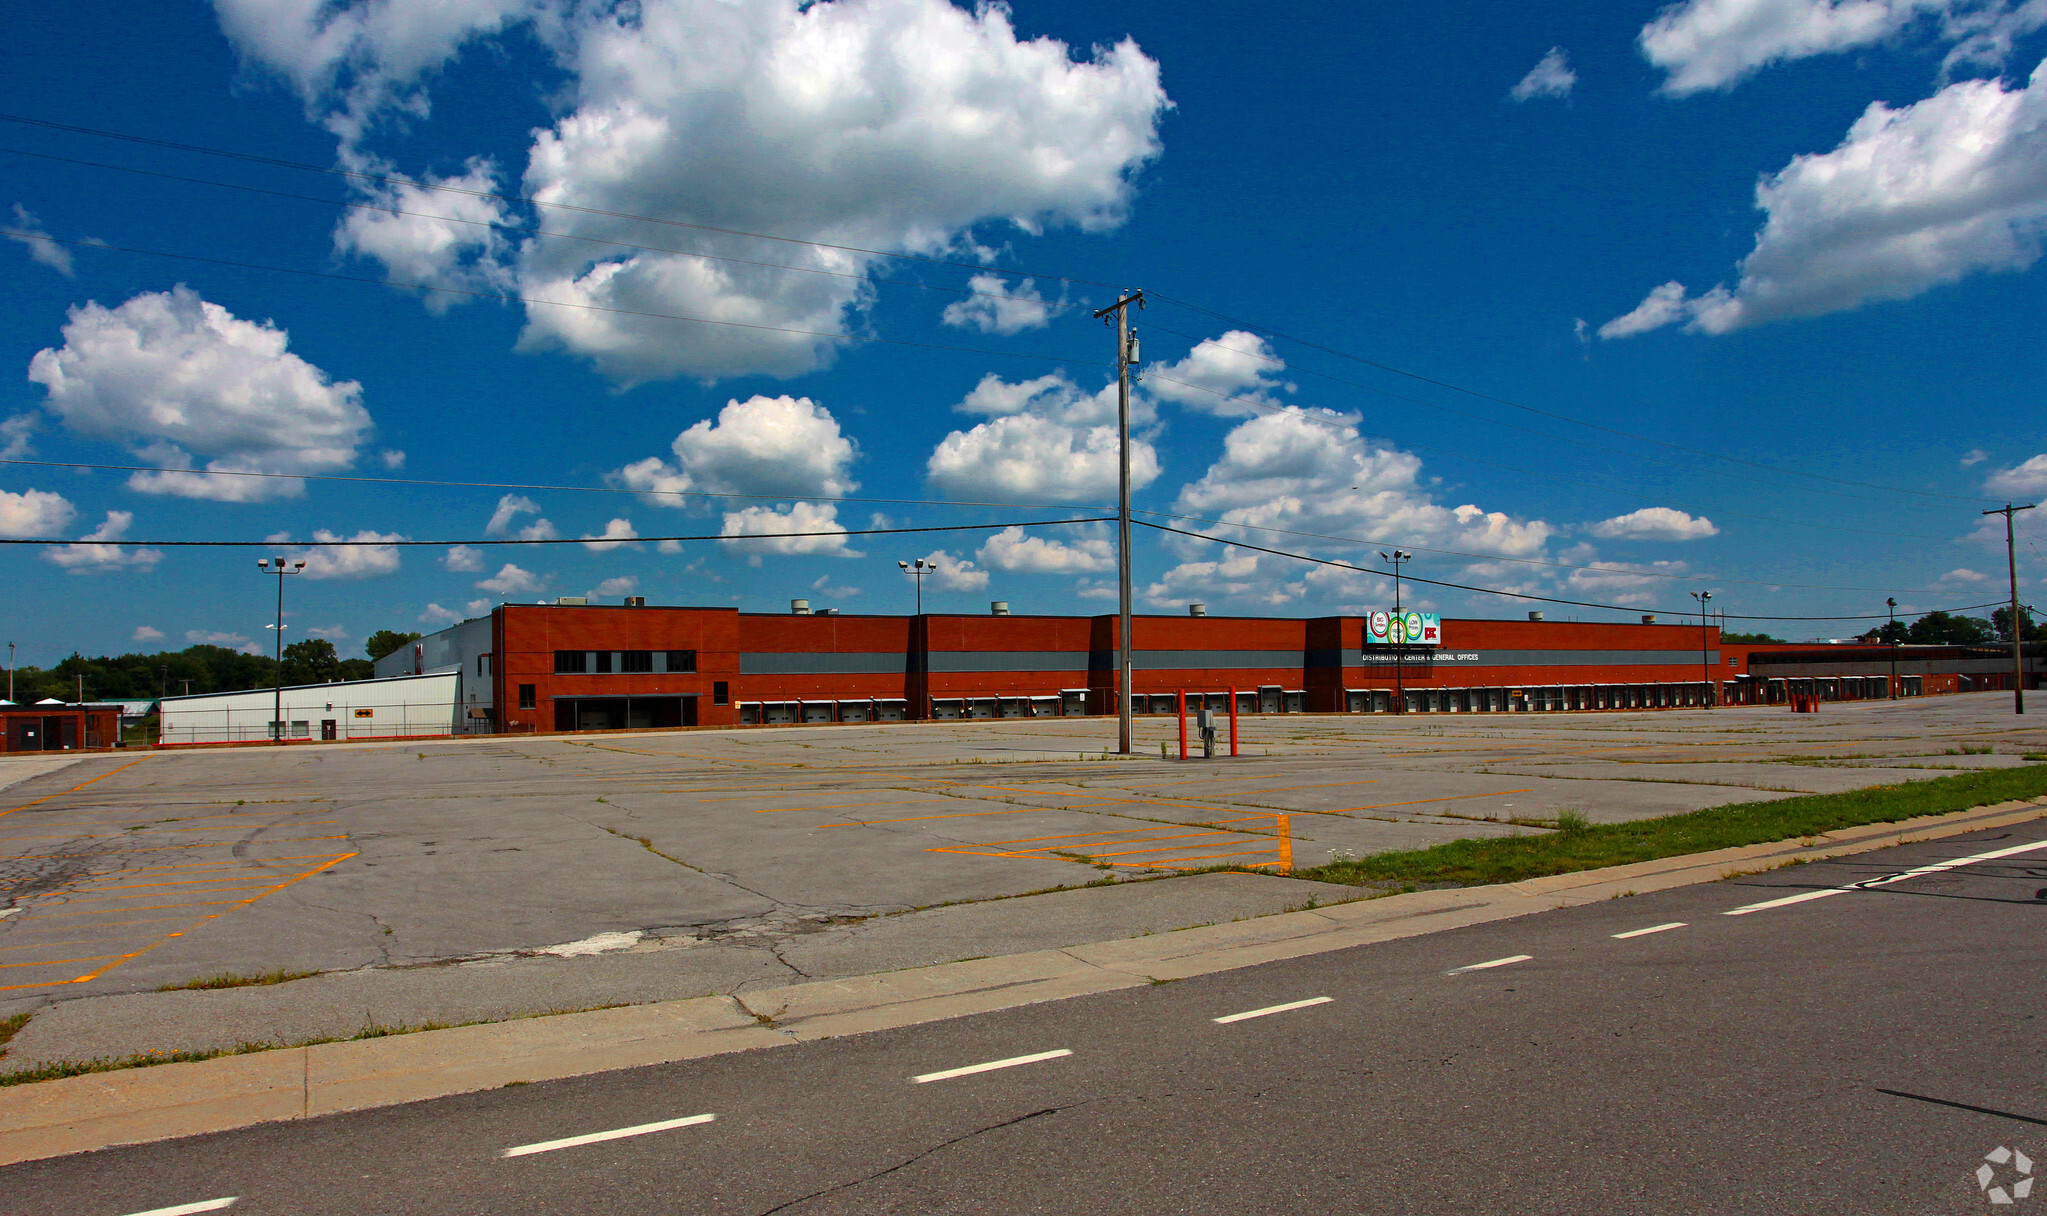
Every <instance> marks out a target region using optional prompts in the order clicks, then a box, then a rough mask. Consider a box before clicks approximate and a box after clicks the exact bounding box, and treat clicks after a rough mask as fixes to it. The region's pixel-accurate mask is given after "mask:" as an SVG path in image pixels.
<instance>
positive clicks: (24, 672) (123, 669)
mask: <svg viewBox="0 0 2047 1216" xmlns="http://www.w3.org/2000/svg"><path fill="white" fill-rule="evenodd" d="M418 637H419V635H418V634H416V633H401V632H397V631H394V630H389V629H380V630H378V631H377V632H376V633H373V634H371V635H370V637H369V641H368V643H367V644H366V645H365V646H364V650H365V651H366V652H367V653H368V654H369V656H370V657H369V658H366V659H344V658H342V657H341V656H340V654H339V653H337V652H336V651H335V649H334V643H332V642H330V641H328V640H326V639H325V638H307V639H306V640H305V641H302V642H293V643H292V644H291V645H289V646H286V647H285V648H284V672H283V675H284V683H285V684H287V685H291V684H324V683H326V682H328V681H330V680H367V679H369V678H370V676H371V674H372V670H371V661H372V660H374V659H379V658H382V657H383V656H384V655H387V654H389V653H391V652H392V651H394V650H396V649H398V648H399V647H400V646H404V645H407V644H409V643H410V642H412V641H413V640H414V639H416V638H418ZM81 676H82V677H84V681H83V683H84V690H85V699H86V700H88V701H142V700H154V699H155V698H156V697H157V696H159V695H161V694H163V693H168V694H169V695H171V696H174V697H177V696H183V695H185V694H186V693H188V692H189V693H195V694H196V693H205V692H245V691H247V690H249V689H252V688H269V687H272V686H273V685H275V684H276V683H277V676H278V665H277V662H276V660H274V659H272V658H271V657H270V656H269V655H266V654H247V653H245V652H243V651H239V650H230V649H228V648H227V647H225V646H208V645H199V646H187V647H186V648H185V649H183V650H164V651H158V652H157V653H155V654H123V655H111V656H108V655H102V656H100V657H99V658H91V659H89V658H86V657H85V656H83V655H80V654H77V653H75V652H74V653H73V654H72V655H71V657H70V658H68V659H65V660H64V661H63V662H61V663H57V664H55V665H54V666H51V667H46V668H45V667H17V668H15V669H14V697H13V699H14V700H15V701H16V702H18V703H20V704H23V705H26V704H29V703H30V702H33V701H40V700H42V699H44V698H45V697H54V698H56V699H57V700H59V701H73V700H76V699H77V698H78V694H79V687H80V677H81Z"/></svg>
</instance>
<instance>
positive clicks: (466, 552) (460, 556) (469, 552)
mask: <svg viewBox="0 0 2047 1216" xmlns="http://www.w3.org/2000/svg"><path fill="white" fill-rule="evenodd" d="M441 565H442V566H443V567H445V568H447V569H449V570H453V571H456V572H458V573H468V574H480V573H482V572H483V550H481V549H475V548H471V547H470V546H468V545H451V546H449V547H448V552H447V555H446V556H444V557H442V558H441Z"/></svg>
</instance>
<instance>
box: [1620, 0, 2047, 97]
mask: <svg viewBox="0 0 2047 1216" xmlns="http://www.w3.org/2000/svg"><path fill="white" fill-rule="evenodd" d="M1923 18H1924V19H1930V23H1929V24H1928V25H1927V26H1926V29H1927V32H1928V33H1930V34H1931V35H1932V36H1933V37H1934V38H1935V39H1937V40H1938V41H1941V42H1945V43H1949V44H1950V50H1949V51H1948V54H1947V58H1946V61H1945V62H1944V63H1943V64H1942V72H1943V74H1945V73H1946V72H1948V71H1950V70H1952V69H1953V68H1955V67H1956V66H1958V65H1961V64H1979V65H1983V66H1987V67H1990V68H1993V69H1996V68H2001V67H2002V65H2003V63H2004V58H2005V56H2006V55H2008V54H2009V53H2010V51H2011V47H2012V41H2013V39H2015V38H2017V37H2019V36H2020V35H2023V34H2026V33H2028V32H2030V31H2032V30H2035V29H2038V28H2039V27H2040V26H2041V25H2042V24H2047V4H2043V3H2042V2H2041V0H1683V2H1682V3H1677V4H1672V5H1670V6H1669V7H1668V8H1665V9H1664V10H1663V11H1662V12H1661V13H1659V14H1658V15H1657V17H1656V19H1655V20H1654V21H1651V22H1650V23H1649V24H1648V25H1646V26H1644V27H1642V31H1641V34H1640V35H1639V37H1638V42H1639V44H1640V46H1641V49H1642V54H1643V55H1644V56H1645V57H1647V58H1648V60H1649V62H1650V63H1652V64H1655V65H1656V66H1657V67H1659V68H1662V69H1663V70H1664V72H1666V73H1667V77H1666V79H1665V80H1664V83H1663V91H1664V92H1666V93H1669V94H1671V95H1673V96H1685V95H1687V94H1692V93H1699V92H1704V91H1706V90H1710V89H1722V88H1728V87H1731V86H1733V85H1735V84H1738V83H1740V82H1741V81H1742V80H1744V79H1746V78H1747V77H1749V76H1751V75H1753V74H1755V73H1756V72H1758V71H1761V70H1762V69H1763V68H1765V67H1768V66H1770V65H1771V64H1775V63H1788V62H1791V61H1793V60H1797V59H1805V58H1809V57H1811V56H1814V55H1830V54H1837V53H1839V52H1842V51H1851V50H1855V49H1857V48H1860V47H1867V46H1874V45H1876V44H1877V43H1880V42H1884V41H1888V40H1892V39H1895V38H1897V37H1898V36H1899V35H1901V34H1904V33H1906V32H1908V31H1910V30H1911V29H1913V27H1914V26H1915V25H1916V24H1917V23H1919V22H1920V21H1921V20H1922V19H1923Z"/></svg>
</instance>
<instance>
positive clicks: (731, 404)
mask: <svg viewBox="0 0 2047 1216" xmlns="http://www.w3.org/2000/svg"><path fill="white" fill-rule="evenodd" d="M669 446H670V448H671V450H672V451H674V453H675V464H673V465H671V464H669V463H668V462H667V461H665V460H663V459H661V458H660V457H658V456H650V457H648V458H647V459H645V460H642V461H638V462H636V463H633V464H629V465H627V466H625V467H624V468H622V469H620V470H619V471H618V473H617V474H616V476H617V479H618V480H619V482H620V483H621V484H623V485H625V486H627V487H629V488H631V489H634V490H638V491H640V492H641V493H642V494H643V495H646V496H647V497H646V501H647V502H650V503H653V504H654V505H656V506H663V507H681V506H686V505H687V504H688V500H687V499H685V498H681V497H678V495H680V494H683V493H686V492H698V493H709V494H763V495H788V496H790V497H799V496H805V495H815V496H819V497H836V496H838V495H841V494H848V493H851V492H852V491H853V490H854V489H855V488H857V487H858V485H859V483H858V482H856V481H854V480H853V478H852V476H851V474H850V473H849V471H848V470H849V468H850V466H851V465H852V463H853V460H854V457H855V456H856V455H857V454H858V453H857V451H856V450H855V448H854V446H853V441H852V440H851V439H848V438H846V437H845V435H843V434H841V433H840V431H839V423H838V420H837V419H836V418H833V417H832V413H831V411H830V410H828V409H826V408H824V407H823V406H821V405H819V404H817V403H816V402H815V401H812V400H811V399H810V398H808V397H750V398H748V399H747V400H745V401H728V402H726V403H725V408H724V409H722V410H719V411H718V418H717V420H716V421H715V422H714V421H712V420H711V419H709V418H705V419H702V420H700V421H698V422H697V423H696V424H695V425H693V426H691V427H690V428H689V429H688V430H686V431H684V432H682V433H681V434H680V435H677V436H676V437H675V442H674V443H672V444H670V445H669Z"/></svg>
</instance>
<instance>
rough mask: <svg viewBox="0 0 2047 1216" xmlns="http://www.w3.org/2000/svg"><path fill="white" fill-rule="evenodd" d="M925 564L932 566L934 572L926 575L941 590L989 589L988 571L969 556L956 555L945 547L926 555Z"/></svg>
mask: <svg viewBox="0 0 2047 1216" xmlns="http://www.w3.org/2000/svg"><path fill="white" fill-rule="evenodd" d="M912 560H913V561H914V559H912ZM924 564H925V565H926V566H930V567H932V572H931V573H930V574H927V575H925V576H924V577H925V578H926V579H927V580H928V581H929V582H930V585H931V586H933V587H936V588H937V589H938V590H940V591H986V590H987V589H988V572H987V571H986V570H983V569H981V568H980V567H979V566H977V565H975V564H974V563H973V561H972V560H970V559H968V558H964V557H954V556H953V555H952V554H950V553H948V552H946V551H945V550H943V549H933V550H932V551H931V552H929V553H927V554H925V555H924Z"/></svg>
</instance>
